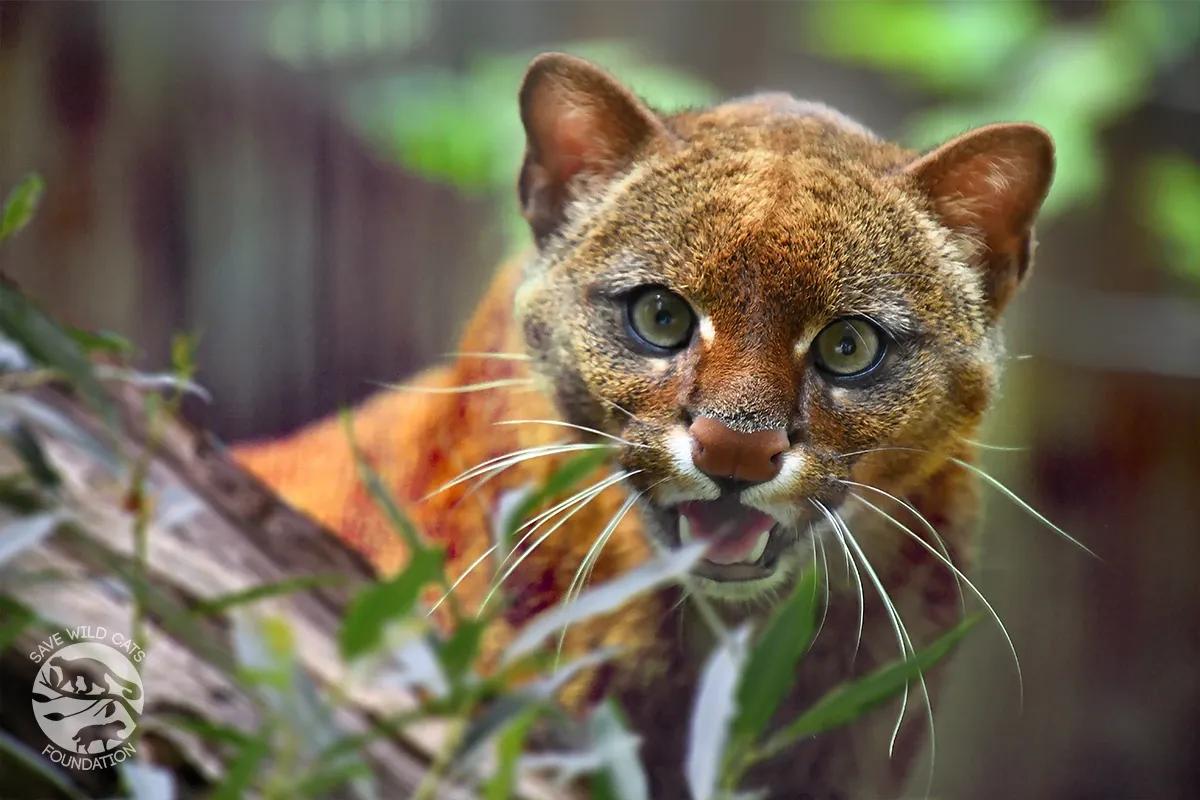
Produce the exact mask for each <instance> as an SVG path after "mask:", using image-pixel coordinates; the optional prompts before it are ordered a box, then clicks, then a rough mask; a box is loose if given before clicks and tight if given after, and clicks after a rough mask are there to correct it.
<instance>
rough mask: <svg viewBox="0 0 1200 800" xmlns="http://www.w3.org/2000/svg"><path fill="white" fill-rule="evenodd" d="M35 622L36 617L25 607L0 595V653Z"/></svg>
mask: <svg viewBox="0 0 1200 800" xmlns="http://www.w3.org/2000/svg"><path fill="white" fill-rule="evenodd" d="M35 620H37V615H36V614H34V613H33V612H32V611H30V610H29V609H28V608H27V607H26V606H25V605H23V604H22V603H20V602H18V601H16V600H13V599H12V598H10V597H6V596H5V595H0V652H3V651H4V650H7V649H8V646H9V645H10V644H12V643H13V642H15V641H16V640H17V637H18V636H20V635H21V634H22V633H24V632H25V629H26V628H28V627H30V626H31V625H33V623H34V621H35Z"/></svg>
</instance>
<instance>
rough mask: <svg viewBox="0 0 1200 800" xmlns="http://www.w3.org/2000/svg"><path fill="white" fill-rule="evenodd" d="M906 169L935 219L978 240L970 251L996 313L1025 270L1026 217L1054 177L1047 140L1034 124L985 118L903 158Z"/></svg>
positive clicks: (1029, 233) (1029, 244)
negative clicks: (973, 251) (994, 122)
mask: <svg viewBox="0 0 1200 800" xmlns="http://www.w3.org/2000/svg"><path fill="white" fill-rule="evenodd" d="M904 172H905V174H907V175H908V176H910V177H911V178H912V179H914V180H915V181H916V183H917V186H918V187H919V188H920V189H921V190H922V191H923V192H924V193H925V194H926V195H927V196H928V197H929V199H930V201H931V202H932V204H933V208H934V211H935V212H936V213H937V214H938V216H939V217H940V218H941V220H942V222H943V223H944V224H945V225H947V226H949V227H950V228H953V229H954V230H957V231H959V232H962V233H965V234H967V235H968V236H970V237H971V238H973V239H975V240H976V241H978V243H979V244H980V246H981V252H979V253H978V254H977V255H976V261H977V265H978V267H979V268H980V269H981V270H982V271H983V276H984V288H985V290H986V291H987V293H988V298H989V300H990V301H991V304H992V309H993V311H994V312H995V313H996V314H999V313H1000V311H1001V310H1002V309H1003V308H1004V306H1005V305H1006V304H1007V303H1008V301H1009V300H1010V299H1012V296H1013V294H1014V293H1015V292H1016V290H1017V287H1018V286H1019V285H1020V283H1021V280H1022V279H1023V278H1024V277H1025V274H1026V272H1028V270H1029V265H1030V261H1031V256H1032V249H1033V221H1034V217H1036V216H1037V212H1038V209H1039V208H1041V205H1042V201H1043V200H1044V199H1045V198H1046V193H1047V192H1048V191H1049V189H1050V181H1051V180H1052V179H1053V177H1054V142H1053V141H1052V140H1051V139H1050V135H1049V134H1048V133H1046V131H1045V130H1043V129H1042V128H1039V127H1038V126H1036V125H1028V124H1024V123H1004V124H999V125H987V126H985V127H982V128H976V129H975V130H973V131H970V132H968V133H964V134H963V135H961V136H959V137H957V138H955V139H951V140H950V141H949V142H947V143H946V144H944V145H942V146H941V147H938V148H937V149H935V150H933V151H932V152H930V153H927V154H926V155H923V156H921V157H920V158H918V159H917V160H916V161H914V162H912V163H911V164H909V165H908V166H907V167H906V168H905V170H904Z"/></svg>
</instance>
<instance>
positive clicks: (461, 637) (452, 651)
mask: <svg viewBox="0 0 1200 800" xmlns="http://www.w3.org/2000/svg"><path fill="white" fill-rule="evenodd" d="M487 624H488V623H487V620H484V619H466V620H463V621H461V622H460V623H458V626H457V627H456V628H455V629H454V632H453V633H452V634H450V637H449V638H448V639H446V641H445V642H444V643H443V644H442V646H441V647H439V648H438V658H439V659H440V660H441V662H442V668H443V669H445V671H446V675H447V676H448V677H449V678H450V680H451V681H453V682H455V683H457V682H458V680H459V678H461V677H462V675H463V673H465V672H466V671H467V668H468V667H470V666H471V665H472V664H473V663H474V662H475V656H476V655H477V654H478V653H479V643H480V641H482V639H483V632H484V630H485V629H486V628H487Z"/></svg>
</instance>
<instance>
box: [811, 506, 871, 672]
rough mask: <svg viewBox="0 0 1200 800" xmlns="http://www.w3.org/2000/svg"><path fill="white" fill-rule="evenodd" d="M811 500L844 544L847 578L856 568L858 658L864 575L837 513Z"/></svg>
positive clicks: (856, 649)
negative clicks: (840, 524)
mask: <svg viewBox="0 0 1200 800" xmlns="http://www.w3.org/2000/svg"><path fill="white" fill-rule="evenodd" d="M810 502H812V504H813V505H815V506H816V507H817V508H818V509H819V510H820V512H821V513H822V514H824V515H825V519H826V520H828V521H829V524H830V526H832V527H833V534H834V536H836V537H837V540H838V542H840V543H841V545H842V553H843V555H844V556H845V559H846V564H847V567H846V576H847V580H848V579H849V575H850V570H851V568H853V570H854V584H855V585H856V586H857V587H858V637H857V638H856V639H855V640H854V658H858V648H859V647H861V646H862V633H863V620H864V618H865V617H866V614H867V608H866V605H867V603H866V594H865V593H864V592H863V584H862V575H860V574H859V572H858V565H857V564H855V563H854V559H853V558H851V557H850V548H849V547H847V546H846V538H845V537H844V536H843V535H842V531H841V528H840V526H839V525H838V522H837V519H836V517H837V515H836V514H834V513H833V512H832V511H831V510H830V509H829V507H828V506H826V505H825V504H824V503H822V502H821V501H820V500H811V501H810Z"/></svg>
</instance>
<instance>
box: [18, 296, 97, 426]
mask: <svg viewBox="0 0 1200 800" xmlns="http://www.w3.org/2000/svg"><path fill="white" fill-rule="evenodd" d="M0 331H2V332H3V333H4V334H5V335H6V336H8V337H9V338H10V339H12V340H14V341H15V342H17V343H18V344H20V345H21V347H23V348H24V349H25V352H27V353H29V355H30V356H31V357H32V358H33V359H34V360H36V361H38V362H39V363H41V364H44V365H45V366H48V367H51V368H53V369H56V370H58V371H59V372H61V373H62V375H63V376H64V377H65V378H66V379H67V380H68V381H69V382H70V384H71V386H72V387H73V388H75V389H76V390H77V391H78V392H79V393H80V394H81V395H83V397H84V399H86V400H87V401H88V402H89V403H90V404H91V405H92V407H93V408H95V409H97V410H98V411H100V412H102V413H103V414H104V416H105V419H106V420H107V421H108V422H109V424H110V425H113V426H115V425H116V412H115V410H114V408H113V405H112V401H111V400H110V398H109V397H108V395H107V394H106V393H105V391H104V389H103V387H102V386H101V385H100V382H99V381H98V380H97V379H96V374H95V372H94V371H93V368H92V363H91V362H90V361H89V360H88V358H87V356H86V355H85V354H84V352H83V350H82V349H81V348H80V346H79V344H78V343H77V342H76V341H75V340H74V339H72V338H71V336H70V335H69V334H67V333H66V332H65V331H64V330H63V329H62V328H60V327H59V326H58V325H57V324H55V323H54V321H52V320H51V319H50V318H49V317H48V316H46V315H45V314H43V313H42V312H41V311H40V310H39V309H38V308H37V307H36V306H35V305H34V304H33V303H31V302H30V301H29V300H28V299H26V298H25V297H24V296H23V295H22V294H21V293H20V292H18V291H17V290H16V289H15V288H13V287H12V286H11V285H9V284H8V283H5V282H2V281H0Z"/></svg>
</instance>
